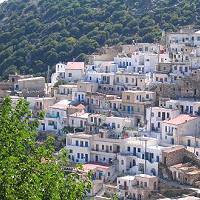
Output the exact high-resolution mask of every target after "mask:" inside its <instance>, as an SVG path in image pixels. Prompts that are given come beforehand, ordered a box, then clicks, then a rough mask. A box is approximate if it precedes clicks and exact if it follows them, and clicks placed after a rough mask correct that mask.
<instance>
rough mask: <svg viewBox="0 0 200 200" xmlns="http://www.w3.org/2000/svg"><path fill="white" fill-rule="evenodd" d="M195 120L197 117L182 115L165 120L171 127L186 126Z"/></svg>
mask: <svg viewBox="0 0 200 200" xmlns="http://www.w3.org/2000/svg"><path fill="white" fill-rule="evenodd" d="M194 119H197V117H194V116H191V115H185V114H182V115H178V116H177V117H175V118H174V119H170V120H165V121H164V122H165V123H167V124H171V125H180V124H184V123H186V122H189V121H192V120H194Z"/></svg>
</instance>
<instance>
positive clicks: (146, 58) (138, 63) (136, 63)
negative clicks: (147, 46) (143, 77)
mask: <svg viewBox="0 0 200 200" xmlns="http://www.w3.org/2000/svg"><path fill="white" fill-rule="evenodd" d="M114 62H115V63H117V64H118V66H119V68H125V69H127V71H128V72H140V73H148V72H154V71H155V70H156V66H157V64H158V63H159V62H162V63H168V62H170V58H169V54H166V53H162V54H155V53H148V52H147V53H141V52H134V53H133V55H132V56H131V57H124V56H121V57H119V56H118V57H115V58H114Z"/></svg>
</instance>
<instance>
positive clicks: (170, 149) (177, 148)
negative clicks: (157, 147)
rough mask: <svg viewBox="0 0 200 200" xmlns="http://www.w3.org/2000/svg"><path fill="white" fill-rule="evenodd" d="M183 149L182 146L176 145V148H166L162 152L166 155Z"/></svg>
mask: <svg viewBox="0 0 200 200" xmlns="http://www.w3.org/2000/svg"><path fill="white" fill-rule="evenodd" d="M184 148H185V147H184V146H181V145H177V146H171V147H167V148H166V149H164V150H163V151H164V152H166V153H170V152H173V151H177V150H180V149H184Z"/></svg>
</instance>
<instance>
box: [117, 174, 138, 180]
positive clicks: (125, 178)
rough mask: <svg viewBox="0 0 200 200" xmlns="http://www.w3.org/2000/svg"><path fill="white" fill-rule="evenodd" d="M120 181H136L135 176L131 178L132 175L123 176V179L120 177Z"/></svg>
mask: <svg viewBox="0 0 200 200" xmlns="http://www.w3.org/2000/svg"><path fill="white" fill-rule="evenodd" d="M119 179H122V180H135V176H131V175H128V176H122V177H119Z"/></svg>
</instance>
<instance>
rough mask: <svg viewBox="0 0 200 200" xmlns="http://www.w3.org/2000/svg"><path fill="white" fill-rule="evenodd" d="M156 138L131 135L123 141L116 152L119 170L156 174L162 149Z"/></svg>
mask: <svg viewBox="0 0 200 200" xmlns="http://www.w3.org/2000/svg"><path fill="white" fill-rule="evenodd" d="M165 148H166V147H163V146H159V145H158V140H157V139H154V138H148V137H139V138H136V137H133V138H131V137H130V138H128V139H125V140H124V141H123V143H122V144H121V148H120V154H118V161H119V172H121V173H129V174H132V175H135V174H141V173H145V174H149V175H158V163H159V162H160V161H161V160H162V150H164V149H165Z"/></svg>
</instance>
